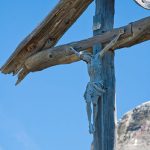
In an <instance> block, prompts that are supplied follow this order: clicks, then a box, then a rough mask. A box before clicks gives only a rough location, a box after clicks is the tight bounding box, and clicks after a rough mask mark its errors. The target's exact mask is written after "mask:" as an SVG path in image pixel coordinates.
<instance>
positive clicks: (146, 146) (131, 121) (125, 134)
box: [117, 102, 150, 150]
mask: <svg viewBox="0 0 150 150" xmlns="http://www.w3.org/2000/svg"><path fill="white" fill-rule="evenodd" d="M117 145H118V150H150V102H147V103H144V104H142V105H140V106H138V107H136V108H135V109H133V110H132V111H129V112H128V113H126V114H125V115H124V116H123V118H122V119H121V121H119V123H118V144H117Z"/></svg>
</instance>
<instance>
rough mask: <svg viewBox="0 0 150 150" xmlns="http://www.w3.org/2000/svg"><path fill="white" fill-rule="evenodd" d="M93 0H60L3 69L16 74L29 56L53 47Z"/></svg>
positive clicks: (7, 72) (20, 45)
mask: <svg viewBox="0 0 150 150" xmlns="http://www.w3.org/2000/svg"><path fill="white" fill-rule="evenodd" d="M92 1H93V0H82V1H81V0H60V1H59V3H58V4H57V6H56V7H55V8H54V9H53V10H52V11H51V12H50V13H49V14H48V16H47V17H46V18H45V19H44V20H43V21H42V23H41V24H40V25H39V26H38V27H37V28H36V29H35V30H34V31H33V32H32V33H31V34H29V35H28V36H27V37H26V38H25V39H24V40H23V41H22V42H21V43H20V44H19V46H18V47H17V48H16V50H15V51H14V53H13V54H12V55H11V56H10V58H9V59H8V61H7V62H6V63H5V64H4V66H3V67H2V68H1V71H2V72H3V73H5V74H10V73H13V74H14V75H15V74H17V73H18V72H19V71H20V70H21V69H22V65H23V64H24V62H25V60H26V59H27V58H28V57H29V56H31V55H33V54H36V53H37V52H38V51H41V50H43V49H46V48H51V47H53V46H54V45H55V44H56V43H57V42H58V40H59V39H60V38H61V37H62V36H63V34H64V33H65V32H66V31H67V29H69V27H70V26H71V25H72V24H73V23H74V22H75V21H76V20H77V19H78V18H79V16H80V15H81V14H82V13H83V12H84V10H85V9H86V8H87V7H88V5H89V4H90V3H91V2H92Z"/></svg>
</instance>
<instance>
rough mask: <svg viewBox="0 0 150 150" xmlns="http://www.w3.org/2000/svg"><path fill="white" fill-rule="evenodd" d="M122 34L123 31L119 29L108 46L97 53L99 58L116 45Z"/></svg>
mask: <svg viewBox="0 0 150 150" xmlns="http://www.w3.org/2000/svg"><path fill="white" fill-rule="evenodd" d="M122 34H124V29H120V31H119V34H118V35H117V36H116V37H115V38H114V39H113V40H112V41H111V42H110V43H109V44H107V45H106V46H105V47H104V49H102V51H100V52H99V55H100V57H101V58H102V57H103V56H104V54H105V53H106V52H107V51H109V50H110V49H111V48H112V47H113V46H114V45H115V44H116V42H117V41H118V39H119V38H120V36H121V35H122Z"/></svg>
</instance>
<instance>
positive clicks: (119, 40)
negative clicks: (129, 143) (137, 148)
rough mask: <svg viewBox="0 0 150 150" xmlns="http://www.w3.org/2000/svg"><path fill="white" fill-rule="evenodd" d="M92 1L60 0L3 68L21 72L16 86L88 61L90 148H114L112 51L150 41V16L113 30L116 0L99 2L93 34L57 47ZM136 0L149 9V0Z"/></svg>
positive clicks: (15, 73)
mask: <svg viewBox="0 0 150 150" xmlns="http://www.w3.org/2000/svg"><path fill="white" fill-rule="evenodd" d="M92 1H93V0H60V2H59V3H58V5H57V6H56V7H55V8H54V9H53V11H52V12H51V13H50V14H49V15H48V16H47V17H46V18H45V20H44V21H43V22H42V23H41V24H40V25H39V26H38V27H37V28H36V29H35V30H34V31H33V32H32V33H31V34H30V35H29V36H27V38H26V39H25V40H24V41H23V42H21V44H20V45H19V46H18V47H17V49H16V51H15V52H14V53H13V54H12V55H11V57H10V58H9V59H8V61H7V62H6V63H5V64H4V66H3V67H2V68H1V72H2V73H5V74H11V73H13V75H18V81H17V83H16V84H19V83H20V82H21V81H22V80H23V79H24V78H25V76H26V75H28V74H29V73H30V72H35V71H41V70H43V69H46V68H48V67H51V66H55V65H59V64H69V63H73V62H76V61H79V60H84V61H85V62H86V63H87V66H88V71H89V75H90V82H89V83H88V84H87V89H86V92H85V101H86V103H87V114H88V120H89V131H90V133H92V134H93V137H94V138H93V143H92V149H93V150H115V149H116V145H115V144H116V142H115V140H116V122H115V119H116V116H115V109H116V108H115V72H114V50H116V49H119V48H123V47H130V46H132V45H135V44H138V43H141V42H143V41H146V40H150V17H147V18H144V19H141V20H139V21H136V22H133V23H130V24H129V25H126V26H123V27H120V28H118V29H113V23H114V2H115V0H95V2H96V12H95V16H94V21H93V22H94V24H93V34H94V36H93V37H91V38H89V39H85V40H82V41H78V42H73V43H69V44H65V45H61V46H57V47H54V46H55V45H56V43H57V41H58V40H59V39H60V38H61V37H62V36H63V34H64V33H65V32H66V31H67V29H68V28H69V27H70V26H71V25H72V24H73V23H74V22H75V21H76V19H77V18H78V17H79V16H80V15H81V14H82V13H83V12H84V10H85V9H86V8H87V7H88V5H89V4H90V3H91V2H92ZM135 1H136V2H137V3H138V4H139V5H141V6H142V7H144V8H146V9H150V5H149V2H148V0H147V1H146V0H145V1H141V0H135ZM91 109H93V122H92V119H91V115H92V112H91Z"/></svg>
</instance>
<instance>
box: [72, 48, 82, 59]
mask: <svg viewBox="0 0 150 150" xmlns="http://www.w3.org/2000/svg"><path fill="white" fill-rule="evenodd" d="M70 50H71V51H72V52H73V53H74V54H75V55H76V56H77V57H78V58H79V59H81V53H80V52H77V51H76V50H75V49H74V48H73V47H70Z"/></svg>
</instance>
